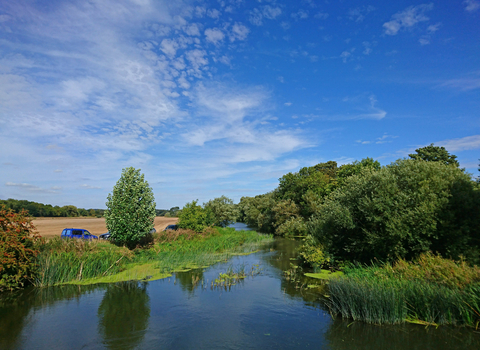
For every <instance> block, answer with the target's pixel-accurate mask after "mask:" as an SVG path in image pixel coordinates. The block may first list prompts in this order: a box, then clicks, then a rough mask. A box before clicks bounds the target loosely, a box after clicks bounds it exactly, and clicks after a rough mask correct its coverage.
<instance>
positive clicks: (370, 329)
mask: <svg viewBox="0 0 480 350" xmlns="http://www.w3.org/2000/svg"><path fill="white" fill-rule="evenodd" d="M325 338H326V340H327V341H328V345H329V348H330V349H332V350H356V349H369V350H384V349H389V350H405V349H421V350H429V349H432V350H438V349H448V350H457V349H458V350H467V349H472V350H473V349H476V350H478V349H479V347H480V336H479V335H478V334H476V333H475V332H474V331H473V330H471V329H466V328H453V327H440V328H438V329H437V328H434V327H430V328H425V327H423V326H419V325H412V324H403V325H395V326H391V325H383V326H376V325H369V324H366V323H362V322H352V321H346V320H341V319H337V320H335V322H333V323H332V324H331V326H330V327H329V328H328V330H327V331H326V332H325Z"/></svg>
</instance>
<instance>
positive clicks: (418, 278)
mask: <svg viewBox="0 0 480 350" xmlns="http://www.w3.org/2000/svg"><path fill="white" fill-rule="evenodd" d="M329 294H330V297H329V301H328V302H327V305H328V306H329V308H330V312H331V313H332V315H340V316H341V317H342V318H349V319H353V320H354V321H364V322H367V323H373V324H399V323H405V322H410V323H417V324H423V325H433V326H438V325H455V326H469V327H474V328H476V329H478V328H479V327H480V269H479V268H478V267H476V266H473V267H472V266H469V265H467V264H466V263H465V262H454V261H453V260H449V259H443V258H441V257H438V256H434V255H432V254H424V255H422V256H420V258H419V259H418V260H417V261H415V262H406V261H404V260H399V261H398V262H396V263H395V264H393V265H389V264H386V265H383V266H380V267H378V266H371V267H356V268H350V269H345V276H344V277H341V278H336V279H332V280H331V281H330V284H329Z"/></svg>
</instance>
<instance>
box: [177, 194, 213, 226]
mask: <svg viewBox="0 0 480 350" xmlns="http://www.w3.org/2000/svg"><path fill="white" fill-rule="evenodd" d="M197 202H198V200H196V201H192V202H191V203H187V204H185V206H184V207H183V209H182V210H181V212H180V213H179V215H178V227H180V228H184V229H189V230H193V231H195V232H202V231H203V230H204V229H205V228H207V227H208V226H211V225H213V223H214V222H215V220H214V217H213V213H212V212H211V211H210V210H209V209H205V208H202V207H201V206H200V205H198V204H197Z"/></svg>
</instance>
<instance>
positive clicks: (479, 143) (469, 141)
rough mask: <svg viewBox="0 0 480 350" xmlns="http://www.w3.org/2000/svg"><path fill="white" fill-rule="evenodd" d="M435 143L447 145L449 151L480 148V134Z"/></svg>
mask: <svg viewBox="0 0 480 350" xmlns="http://www.w3.org/2000/svg"><path fill="white" fill-rule="evenodd" d="M435 145H437V146H443V147H445V148H446V149H447V150H448V151H449V152H456V151H468V150H474V149H480V135H472V136H467V137H462V138H458V139H451V140H444V141H439V142H436V143H435Z"/></svg>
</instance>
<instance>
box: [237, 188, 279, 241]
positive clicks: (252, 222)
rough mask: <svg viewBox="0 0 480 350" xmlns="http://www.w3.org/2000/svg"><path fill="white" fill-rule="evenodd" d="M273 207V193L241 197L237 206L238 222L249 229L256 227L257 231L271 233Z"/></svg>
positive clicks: (272, 227) (272, 230)
mask: <svg viewBox="0 0 480 350" xmlns="http://www.w3.org/2000/svg"><path fill="white" fill-rule="evenodd" d="M274 205H275V197H274V193H273V192H270V193H266V194H262V195H258V196H255V197H242V198H241V199H240V203H238V204H237V208H238V210H239V221H241V222H244V223H245V224H247V225H248V226H250V227H256V228H258V230H259V231H261V232H265V233H273V232H274V230H275V228H274V225H273V224H274V214H273V212H272V208H273V206H274Z"/></svg>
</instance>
